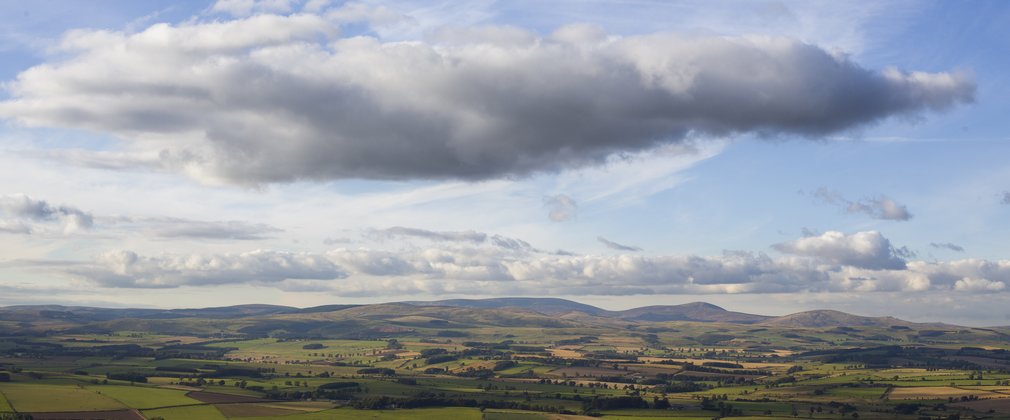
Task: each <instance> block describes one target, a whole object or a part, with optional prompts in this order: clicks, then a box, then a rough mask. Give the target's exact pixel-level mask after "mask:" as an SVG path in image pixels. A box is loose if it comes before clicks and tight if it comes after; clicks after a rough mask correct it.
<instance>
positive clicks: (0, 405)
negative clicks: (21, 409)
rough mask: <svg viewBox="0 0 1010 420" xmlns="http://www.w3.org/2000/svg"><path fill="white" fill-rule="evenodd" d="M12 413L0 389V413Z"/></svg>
mask: <svg viewBox="0 0 1010 420" xmlns="http://www.w3.org/2000/svg"><path fill="white" fill-rule="evenodd" d="M4 411H13V408H11V405H10V403H8V402H7V397H5V396H4V394H3V390H2V389H0V412H4Z"/></svg>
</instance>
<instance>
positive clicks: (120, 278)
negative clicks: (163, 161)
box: [68, 250, 347, 288]
mask: <svg viewBox="0 0 1010 420" xmlns="http://www.w3.org/2000/svg"><path fill="white" fill-rule="evenodd" d="M68 272H69V273H70V274H73V275H75V276H78V277H82V278H85V279H88V280H91V281H93V282H95V283H97V284H99V285H101V286H104V287H124V288H173V287H181V286H213V285H222V284H239V283H244V284H275V283H279V282H283V281H285V280H287V279H321V280H328V279H335V278H341V277H345V276H346V275H347V273H346V272H344V271H342V270H341V269H340V268H339V267H337V266H336V265H334V264H333V262H331V261H330V260H328V259H326V258H323V257H322V256H319V255H312V254H305V253H291V252H277V251H269V250H257V251H252V252H246V253H242V254H215V255H199V254H189V255H182V254H174V255H162V256H155V257H145V256H141V255H138V254H137V253H135V252H132V251H112V252H107V253H104V254H102V255H101V256H99V257H98V258H97V259H96V261H95V264H93V265H90V266H85V267H74V268H71V269H69V270H68Z"/></svg>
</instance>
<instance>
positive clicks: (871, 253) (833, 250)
mask: <svg viewBox="0 0 1010 420" xmlns="http://www.w3.org/2000/svg"><path fill="white" fill-rule="evenodd" d="M773 248H775V249H776V250H778V251H780V252H784V253H787V254H795V255H802V256H807V257H814V258H817V259H819V260H822V261H825V262H827V263H830V264H840V265H849V266H854V267H859V268H868V269H901V268H904V267H905V260H904V259H902V256H903V255H905V254H906V253H908V251H907V250H906V249H896V248H895V247H893V246H892V245H891V241H890V240H888V239H887V238H885V237H884V235H881V234H880V232H877V231H868V232H856V233H853V234H850V235H847V234H845V233H842V232H837V231H828V232H824V233H823V234H821V235H820V236H807V237H804V238H799V239H796V240H794V241H790V242H785V243H781V244H776V245H774V246H773Z"/></svg>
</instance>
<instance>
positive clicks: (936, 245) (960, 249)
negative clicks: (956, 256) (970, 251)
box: [929, 242, 964, 252]
mask: <svg viewBox="0 0 1010 420" xmlns="http://www.w3.org/2000/svg"><path fill="white" fill-rule="evenodd" d="M929 246H931V247H933V248H936V249H946V250H948V251H954V252H964V247H963V246H960V245H957V244H953V243H950V242H930V243H929Z"/></svg>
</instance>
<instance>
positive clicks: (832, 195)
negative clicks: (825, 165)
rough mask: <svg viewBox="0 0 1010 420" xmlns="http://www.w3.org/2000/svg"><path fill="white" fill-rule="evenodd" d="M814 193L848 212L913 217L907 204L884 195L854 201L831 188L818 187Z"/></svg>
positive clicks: (816, 197) (894, 217)
mask: <svg viewBox="0 0 1010 420" xmlns="http://www.w3.org/2000/svg"><path fill="white" fill-rule="evenodd" d="M812 195H813V197H814V198H815V199H816V200H818V201H821V202H823V203H826V204H831V205H835V206H839V207H841V208H842V209H844V210H845V211H846V212H847V213H862V214H865V215H868V216H870V217H872V218H874V219H881V220H897V221H908V220H910V219H912V213H910V212H909V211H908V208H907V207H906V206H905V205H903V204H898V203H897V202H896V201H894V200H892V199H891V198H889V197H887V196H884V195H881V196H877V197H872V198H866V199H863V200H860V201H852V200H848V199H846V198H845V197H843V196H842V195H841V193H839V192H837V191H832V190H829V189H827V188H826V187H821V188H818V189H817V190H816V191H814V192H813V193H812Z"/></svg>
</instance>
